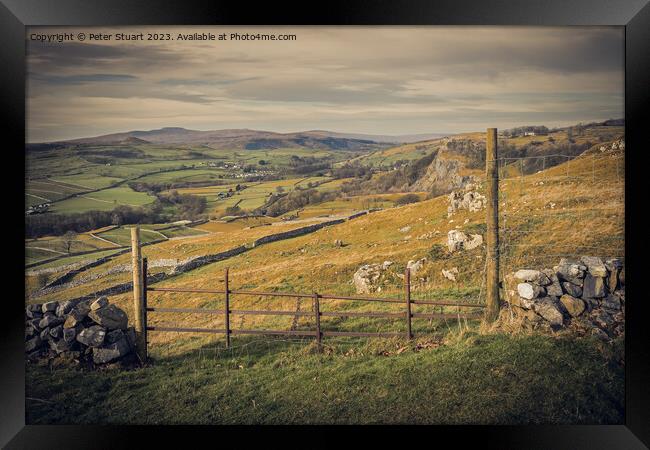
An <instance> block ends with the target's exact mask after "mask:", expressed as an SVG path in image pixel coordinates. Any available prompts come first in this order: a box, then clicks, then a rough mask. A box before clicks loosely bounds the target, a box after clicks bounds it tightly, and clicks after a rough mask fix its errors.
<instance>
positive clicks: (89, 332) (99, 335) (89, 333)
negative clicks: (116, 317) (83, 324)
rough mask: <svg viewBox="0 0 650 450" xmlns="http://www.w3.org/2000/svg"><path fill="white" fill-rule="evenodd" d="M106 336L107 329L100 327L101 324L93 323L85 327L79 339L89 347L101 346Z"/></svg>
mask: <svg viewBox="0 0 650 450" xmlns="http://www.w3.org/2000/svg"><path fill="white" fill-rule="evenodd" d="M105 338H106V329H104V328H102V327H100V326H99V325H93V326H92V327H88V328H84V329H83V330H81V332H80V333H79V334H78V335H77V341H78V342H81V343H82V344H84V345H87V346H88V347H101V345H102V344H103V343H104V339H105Z"/></svg>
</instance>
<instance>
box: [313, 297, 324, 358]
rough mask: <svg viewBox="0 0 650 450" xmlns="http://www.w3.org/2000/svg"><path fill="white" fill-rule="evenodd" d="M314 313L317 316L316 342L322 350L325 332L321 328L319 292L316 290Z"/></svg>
mask: <svg viewBox="0 0 650 450" xmlns="http://www.w3.org/2000/svg"><path fill="white" fill-rule="evenodd" d="M314 315H315V317H316V343H317V344H318V351H320V350H321V345H322V340H323V334H322V333H321V330H320V301H319V300H318V294H317V293H316V292H314Z"/></svg>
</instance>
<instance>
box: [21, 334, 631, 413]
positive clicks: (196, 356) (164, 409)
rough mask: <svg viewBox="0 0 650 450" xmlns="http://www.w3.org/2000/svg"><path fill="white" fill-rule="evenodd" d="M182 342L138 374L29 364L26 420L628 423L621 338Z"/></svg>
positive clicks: (155, 351)
mask: <svg viewBox="0 0 650 450" xmlns="http://www.w3.org/2000/svg"><path fill="white" fill-rule="evenodd" d="M179 341H180V342H185V343H190V344H191V345H192V346H193V347H194V349H195V350H194V351H193V352H190V353H181V354H175V352H174V346H169V347H168V348H161V347H154V348H152V350H151V354H152V357H153V363H152V364H151V365H149V366H147V367H145V368H138V369H135V370H128V371H117V370H112V371H103V372H80V371H77V370H74V369H58V370H55V371H50V370H48V369H47V368H44V367H35V366H28V368H27V387H26V396H27V398H28V400H27V423H28V424H95V423H102V424H127V423H128V424H240V423H241V424H354V423H360V424H418V423H419V424H620V423H623V409H624V405H623V403H622V399H623V398H624V395H623V393H624V384H623V380H624V377H623V373H624V368H623V367H622V366H621V364H620V360H621V357H622V342H619V343H617V345H615V346H613V347H603V346H602V345H601V344H599V343H598V342H596V341H595V340H593V339H579V340H575V339H561V338H552V337H549V336H541V335H522V336H510V335H504V334H497V335H479V334H476V333H473V332H466V333H465V334H464V335H462V336H454V335H449V336H447V342H446V343H445V344H444V345H441V346H438V341H431V340H429V341H416V342H415V343H410V344H409V343H407V342H405V341H403V340H397V339H395V340H375V341H345V340H342V339H331V340H326V341H325V352H324V353H323V354H317V353H314V352H313V351H312V350H313V347H312V346H310V345H309V344H308V343H301V342H299V343H298V345H291V344H288V343H287V342H284V341H280V340H276V339H268V340H257V339H249V338H242V337H236V338H235V339H234V341H233V343H234V348H233V349H231V350H225V349H224V348H223V344H222V343H220V342H212V343H202V341H201V340H200V339H198V338H192V337H188V336H179V337H177V340H176V342H179ZM417 343H419V344H420V346H422V347H425V348H423V349H420V350H419V351H416V348H417V345H416V344H417ZM426 347H431V348H426ZM586 380H588V382H585V381H586ZM39 400H41V401H39ZM43 400H44V401H43Z"/></svg>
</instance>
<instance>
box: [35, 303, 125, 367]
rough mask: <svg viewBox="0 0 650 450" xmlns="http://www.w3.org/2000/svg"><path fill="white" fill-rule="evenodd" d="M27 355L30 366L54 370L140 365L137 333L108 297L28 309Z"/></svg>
mask: <svg viewBox="0 0 650 450" xmlns="http://www.w3.org/2000/svg"><path fill="white" fill-rule="evenodd" d="M25 353H26V354H27V361H28V362H33V363H38V364H42V365H50V366H59V365H71V366H82V367H86V368H95V367H98V366H105V365H107V364H111V365H117V366H120V367H125V366H130V365H134V364H135V363H137V357H136V356H135V331H134V329H133V327H129V326H128V317H127V315H126V313H125V312H124V311H123V310H122V309H120V308H118V307H117V306H115V305H113V304H111V303H109V301H108V298H107V297H99V298H96V299H93V300H67V301H63V302H47V303H43V304H32V305H28V306H27V307H26V308H25Z"/></svg>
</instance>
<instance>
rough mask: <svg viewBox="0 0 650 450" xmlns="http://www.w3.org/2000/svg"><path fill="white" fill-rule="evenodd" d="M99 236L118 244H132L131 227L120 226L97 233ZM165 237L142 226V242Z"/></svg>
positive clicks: (160, 239)
mask: <svg viewBox="0 0 650 450" xmlns="http://www.w3.org/2000/svg"><path fill="white" fill-rule="evenodd" d="M97 236H99V237H101V238H104V239H106V240H109V241H111V242H115V243H116V244H118V245H131V227H118V228H114V229H112V230H109V231H104V232H101V233H97ZM164 240H165V238H164V237H163V236H161V235H160V234H159V233H157V232H155V231H152V230H148V229H147V228H145V227H144V226H141V227H140V242H141V243H143V244H147V243H149V242H154V241H164Z"/></svg>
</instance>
